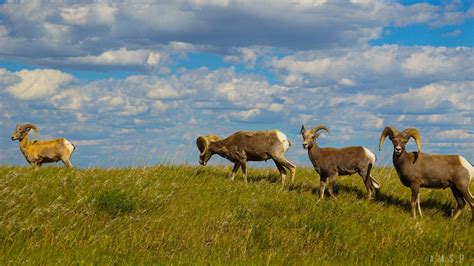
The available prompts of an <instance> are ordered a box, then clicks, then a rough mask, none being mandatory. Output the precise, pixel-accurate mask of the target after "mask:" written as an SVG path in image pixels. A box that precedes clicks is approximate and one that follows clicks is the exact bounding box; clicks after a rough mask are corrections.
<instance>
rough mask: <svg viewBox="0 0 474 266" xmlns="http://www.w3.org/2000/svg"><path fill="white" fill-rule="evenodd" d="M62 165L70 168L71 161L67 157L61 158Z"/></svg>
mask: <svg viewBox="0 0 474 266" xmlns="http://www.w3.org/2000/svg"><path fill="white" fill-rule="evenodd" d="M62 161H63V163H64V165H65V166H66V167H67V168H70V169H71V168H72V163H71V161H70V160H69V159H65V160H62Z"/></svg>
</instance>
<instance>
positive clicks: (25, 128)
mask: <svg viewBox="0 0 474 266" xmlns="http://www.w3.org/2000/svg"><path fill="white" fill-rule="evenodd" d="M31 129H33V130H34V131H35V132H36V133H38V128H37V127H36V126H35V125H33V124H24V125H16V128H15V132H14V133H13V135H12V140H22V139H23V138H24V137H26V135H28V132H30V130H31Z"/></svg>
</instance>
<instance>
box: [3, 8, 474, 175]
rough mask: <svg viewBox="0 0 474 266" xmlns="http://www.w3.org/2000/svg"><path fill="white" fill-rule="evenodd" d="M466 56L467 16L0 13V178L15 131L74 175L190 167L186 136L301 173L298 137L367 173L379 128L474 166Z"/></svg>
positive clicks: (386, 157)
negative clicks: (281, 154)
mask: <svg viewBox="0 0 474 266" xmlns="http://www.w3.org/2000/svg"><path fill="white" fill-rule="evenodd" d="M473 46H474V4H473V3H472V2H471V1H394V0H392V1H383V0H351V1H347V0H334V1H326V0H291V1H282V0H275V1H250V0H236V1H231V0H174V1H167V0H162V1H144V0H143V1H135V0H134V1H127V0H124V1H54V0H51V1H44V2H42V1H38V2H37V1H33V0H31V1H0V164H8V165H27V163H26V161H25V159H24V157H23V155H22V154H21V152H20V151H19V147H18V142H13V141H11V139H10V136H11V134H12V133H13V131H14V129H15V125H16V124H22V123H33V124H35V125H37V127H38V128H39V130H40V132H39V135H37V136H35V134H30V135H31V136H30V138H33V139H41V140H45V139H52V138H59V137H64V138H67V139H69V140H70V141H71V142H73V143H74V144H75V145H76V147H77V149H76V151H75V152H74V154H73V158H72V161H73V164H75V165H76V166H79V167H126V166H144V165H156V164H159V163H186V164H192V165H197V164H198V155H199V152H198V150H197V148H196V145H195V140H196V138H197V137H198V136H200V135H207V134H218V135H220V136H221V137H225V136H228V135H230V134H231V133H233V132H235V131H239V130H266V129H279V130H281V131H282V132H284V133H285V134H286V135H287V136H288V138H289V139H290V141H291V143H292V144H293V145H292V146H291V148H290V149H289V151H288V152H287V158H288V159H289V160H290V161H293V162H295V163H296V164H298V165H302V166H309V165H310V163H309V159H308V157H307V152H306V151H305V150H303V149H302V146H301V143H302V137H301V135H299V131H300V128H301V125H302V124H305V125H306V126H307V127H312V126H315V125H318V124H324V125H326V126H327V127H329V128H330V129H331V132H330V133H329V134H326V133H322V134H321V136H320V138H319V139H318V143H319V145H320V146H322V147H345V146H353V145H362V146H365V147H367V148H369V149H371V150H372V151H374V153H375V154H376V156H377V158H378V164H381V165H389V164H391V154H392V151H393V148H392V145H391V144H390V142H389V141H387V142H386V144H385V145H384V147H383V149H382V151H381V152H379V151H378V148H377V145H378V138H379V136H380V134H381V132H382V130H383V128H384V127H385V126H394V127H396V128H398V129H399V130H403V129H405V128H408V127H416V128H417V129H418V130H419V132H420V134H421V137H422V142H423V151H424V152H427V153H434V154H459V155H462V156H464V157H465V158H466V159H468V160H469V161H470V162H471V163H474V126H473V125H474V94H473V92H474V63H473V62H474V50H473ZM387 143H388V144H387ZM407 148H408V150H415V149H416V146H415V145H414V143H413V142H412V141H411V142H410V143H409V145H408V146H407ZM210 164H228V163H227V162H226V161H225V160H224V159H220V158H218V156H214V157H213V158H212V159H211V161H210ZM262 165H264V166H267V165H269V162H267V163H252V164H251V166H254V167H258V166H262Z"/></svg>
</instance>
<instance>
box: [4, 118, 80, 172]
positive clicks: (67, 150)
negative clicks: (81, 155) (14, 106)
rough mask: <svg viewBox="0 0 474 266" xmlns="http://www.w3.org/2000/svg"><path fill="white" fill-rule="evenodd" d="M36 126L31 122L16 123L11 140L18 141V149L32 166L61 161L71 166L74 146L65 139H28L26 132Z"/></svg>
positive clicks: (35, 129)
mask: <svg viewBox="0 0 474 266" xmlns="http://www.w3.org/2000/svg"><path fill="white" fill-rule="evenodd" d="M31 129H33V130H34V131H35V132H36V133H38V128H37V127H36V126H35V125H33V124H24V125H16V129H15V132H14V133H13V135H12V140H13V141H15V140H19V141H20V151H21V152H22V153H23V155H24V156H25V159H26V160H27V161H28V163H29V164H30V165H32V166H41V164H43V163H52V162H57V161H62V162H63V163H64V165H66V166H67V167H68V168H72V163H71V155H72V152H73V151H74V149H75V146H74V145H73V144H72V143H71V142H70V141H69V140H67V139H63V138H61V139H53V140H45V141H39V140H38V141H30V140H29V139H28V132H29V131H30V130H31Z"/></svg>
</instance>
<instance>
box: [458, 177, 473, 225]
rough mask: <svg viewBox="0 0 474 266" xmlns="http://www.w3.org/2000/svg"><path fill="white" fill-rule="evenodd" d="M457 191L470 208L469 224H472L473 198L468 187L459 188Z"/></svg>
mask: <svg viewBox="0 0 474 266" xmlns="http://www.w3.org/2000/svg"><path fill="white" fill-rule="evenodd" d="M459 191H460V192H461V193H462V195H463V197H464V200H465V201H466V202H467V204H469V206H471V222H472V223H474V198H473V197H472V194H471V192H470V191H469V185H468V184H467V185H466V186H464V187H462V188H459Z"/></svg>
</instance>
